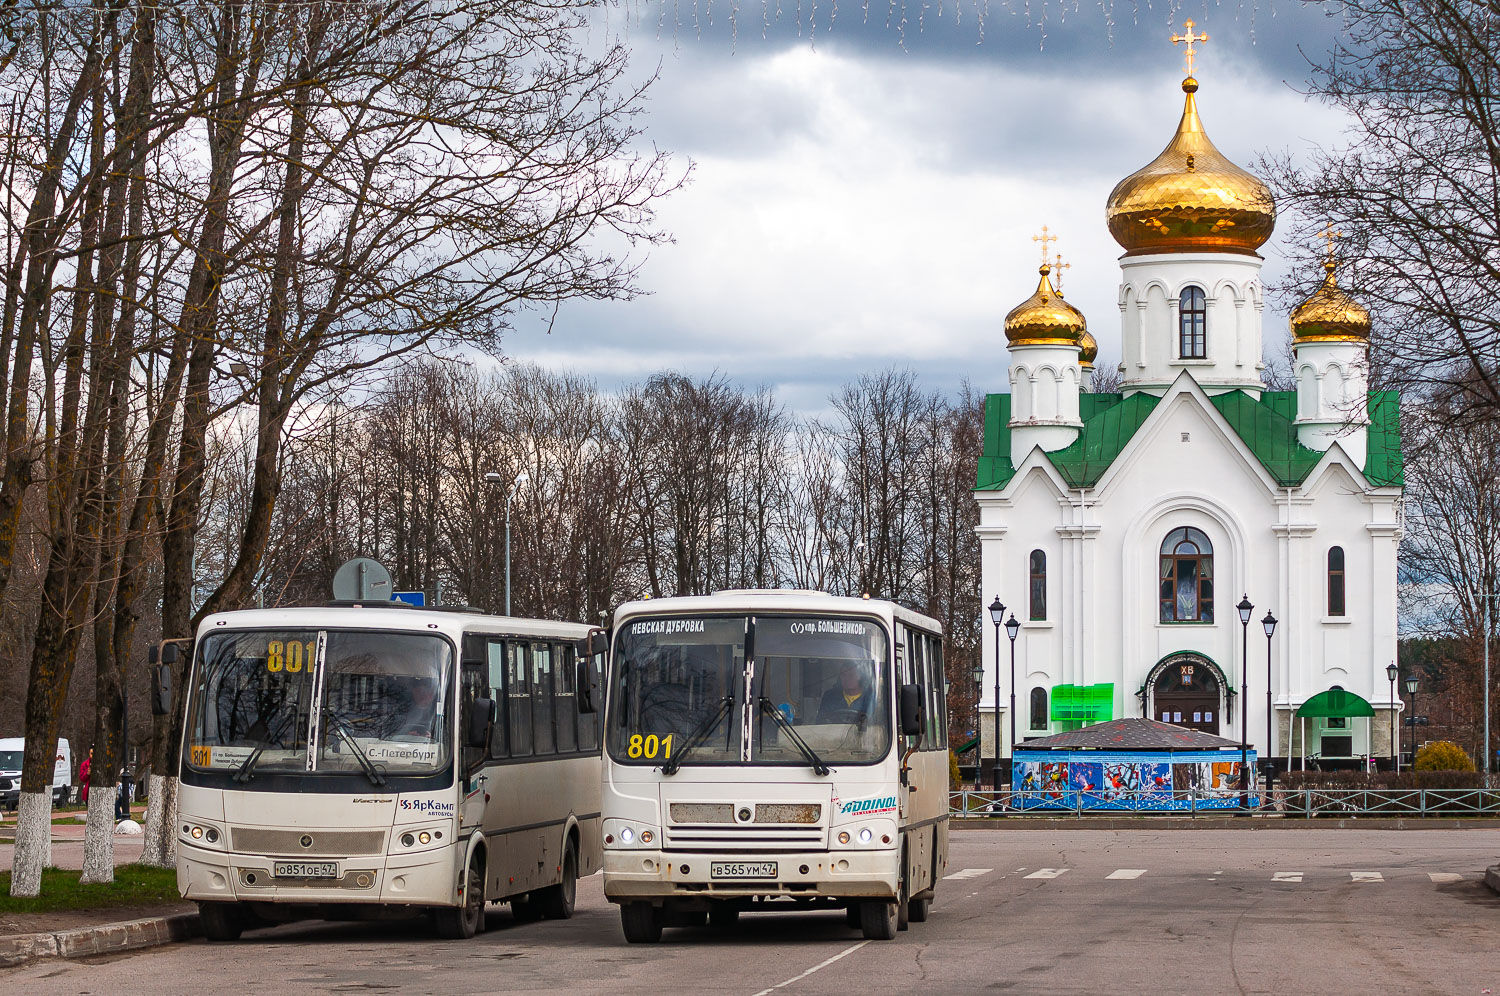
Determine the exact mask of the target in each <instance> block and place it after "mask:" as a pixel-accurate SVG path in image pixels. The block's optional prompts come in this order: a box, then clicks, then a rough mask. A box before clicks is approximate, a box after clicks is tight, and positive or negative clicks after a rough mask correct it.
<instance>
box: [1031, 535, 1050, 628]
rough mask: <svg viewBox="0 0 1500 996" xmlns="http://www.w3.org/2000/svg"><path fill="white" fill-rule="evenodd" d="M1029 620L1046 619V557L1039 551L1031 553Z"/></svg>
mask: <svg viewBox="0 0 1500 996" xmlns="http://www.w3.org/2000/svg"><path fill="white" fill-rule="evenodd" d="M1028 591H1029V592H1030V595H1031V618H1032V619H1046V618H1047V555H1046V554H1045V553H1043V552H1042V551H1041V550H1032V551H1031V584H1030V585H1029V586H1028Z"/></svg>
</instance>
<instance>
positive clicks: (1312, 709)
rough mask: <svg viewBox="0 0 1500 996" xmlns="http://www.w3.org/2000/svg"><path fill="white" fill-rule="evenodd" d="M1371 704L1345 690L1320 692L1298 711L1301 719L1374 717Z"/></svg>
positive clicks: (1333, 689)
mask: <svg viewBox="0 0 1500 996" xmlns="http://www.w3.org/2000/svg"><path fill="white" fill-rule="evenodd" d="M1374 715H1375V710H1374V709H1373V708H1371V706H1370V703H1368V702H1366V701H1365V700H1364V699H1362V698H1360V697H1359V696H1358V695H1355V694H1354V693H1353V692H1351V691H1348V690H1347V689H1343V688H1330V689H1329V690H1328V691H1326V692H1319V693H1318V694H1316V695H1314V696H1313V697H1312V698H1310V699H1308V700H1307V701H1306V702H1304V703H1302V708H1300V709H1298V710H1297V717H1298V718H1299V719H1330V718H1337V717H1348V716H1374Z"/></svg>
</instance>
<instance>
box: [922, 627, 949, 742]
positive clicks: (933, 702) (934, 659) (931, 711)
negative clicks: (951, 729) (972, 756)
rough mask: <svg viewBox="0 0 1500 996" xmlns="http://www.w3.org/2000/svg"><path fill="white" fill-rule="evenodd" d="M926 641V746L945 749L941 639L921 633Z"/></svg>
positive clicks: (945, 718) (944, 706)
mask: <svg viewBox="0 0 1500 996" xmlns="http://www.w3.org/2000/svg"><path fill="white" fill-rule="evenodd" d="M922 639H924V640H925V641H927V746H928V748H929V749H930V750H945V749H946V748H947V746H948V720H947V714H948V710H947V702H946V701H945V700H946V698H947V696H946V694H945V693H944V688H945V687H946V686H947V683H946V682H945V681H944V677H945V676H944V674H943V641H942V640H941V639H940V638H938V637H936V636H932V635H931V634H923V637H922Z"/></svg>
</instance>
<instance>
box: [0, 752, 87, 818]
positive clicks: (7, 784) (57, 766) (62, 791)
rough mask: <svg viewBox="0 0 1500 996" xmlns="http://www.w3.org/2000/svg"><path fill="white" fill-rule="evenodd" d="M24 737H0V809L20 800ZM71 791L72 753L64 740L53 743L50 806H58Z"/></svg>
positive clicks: (13, 805)
mask: <svg viewBox="0 0 1500 996" xmlns="http://www.w3.org/2000/svg"><path fill="white" fill-rule="evenodd" d="M25 752H26V738H25V737H0V806H4V807H5V808H6V809H15V808H16V806H18V805H19V804H20V801H21V759H22V756H23V755H24V754H25ZM72 792H73V750H72V748H71V747H69V746H68V741H67V740H58V741H57V760H56V761H55V762H54V763H53V765H52V804H53V805H54V806H60V805H62V804H63V803H64V802H66V801H67V799H68V797H69V796H70V795H72Z"/></svg>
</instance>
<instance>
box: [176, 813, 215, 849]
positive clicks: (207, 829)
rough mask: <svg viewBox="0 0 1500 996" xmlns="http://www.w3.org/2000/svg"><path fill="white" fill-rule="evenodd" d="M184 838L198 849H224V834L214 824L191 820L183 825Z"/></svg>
mask: <svg viewBox="0 0 1500 996" xmlns="http://www.w3.org/2000/svg"><path fill="white" fill-rule="evenodd" d="M182 836H183V838H184V839H185V840H186V841H188V842H189V843H191V844H193V845H195V846H197V847H222V846H223V843H222V841H223V839H224V832H223V831H222V830H220V829H219V828H218V827H216V826H214V825H213V824H212V823H205V822H203V821H202V820H195V819H189V820H188V821H187V822H186V823H184V824H182Z"/></svg>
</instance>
